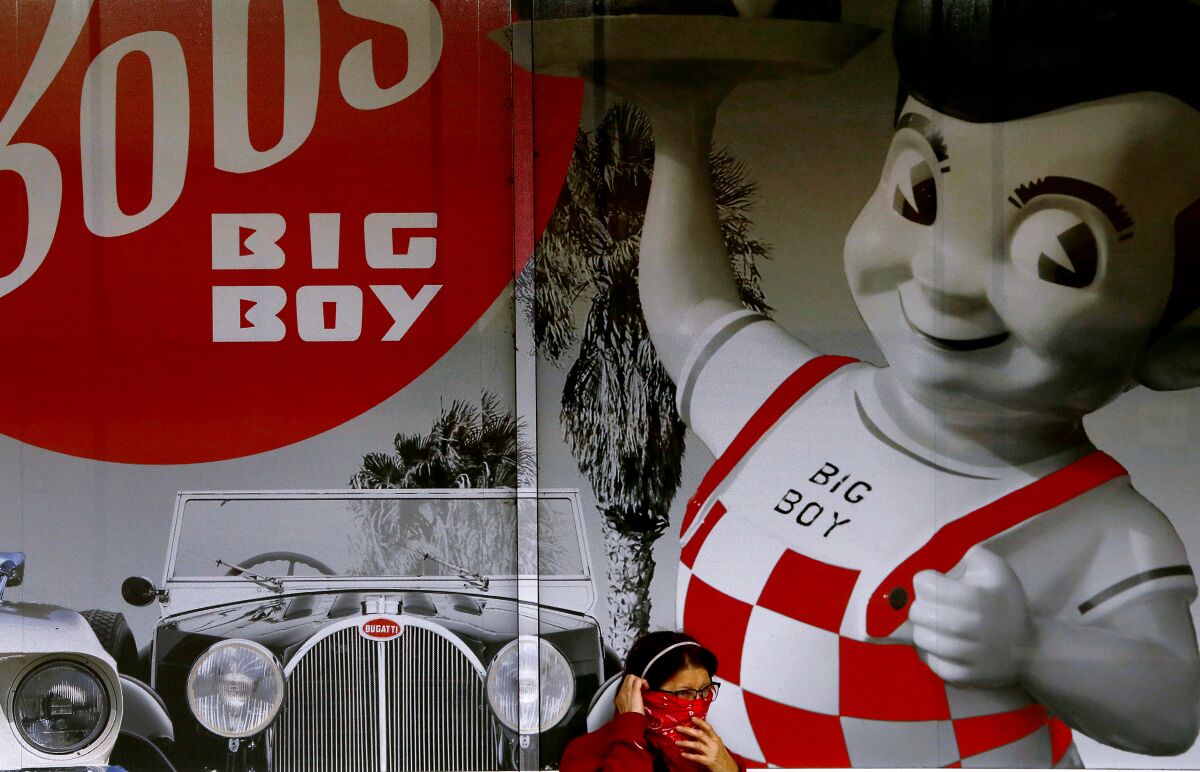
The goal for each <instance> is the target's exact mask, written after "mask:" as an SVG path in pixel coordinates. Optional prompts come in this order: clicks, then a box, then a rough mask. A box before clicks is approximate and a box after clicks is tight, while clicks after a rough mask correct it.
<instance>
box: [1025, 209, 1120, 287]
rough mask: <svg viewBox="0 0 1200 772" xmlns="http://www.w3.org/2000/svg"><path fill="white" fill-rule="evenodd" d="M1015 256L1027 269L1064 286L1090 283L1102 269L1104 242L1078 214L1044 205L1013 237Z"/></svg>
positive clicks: (1033, 274)
mask: <svg viewBox="0 0 1200 772" xmlns="http://www.w3.org/2000/svg"><path fill="white" fill-rule="evenodd" d="M1011 251H1012V259H1013V262H1014V263H1015V264H1016V266H1017V267H1018V268H1020V269H1021V270H1023V271H1025V273H1027V274H1030V275H1032V276H1036V277H1038V278H1039V279H1041V280H1042V281H1048V282H1050V283H1051V284H1057V285H1059V286H1061V287H1073V288H1076V289H1079V288H1082V287H1087V286H1088V285H1090V284H1091V283H1092V282H1094V281H1095V280H1096V274H1097V272H1098V271H1099V269H1100V242H1099V240H1098V239H1097V238H1096V233H1095V231H1093V230H1092V228H1091V226H1089V225H1088V224H1087V223H1086V222H1084V221H1083V220H1082V219H1081V218H1080V217H1079V216H1078V215H1076V214H1074V213H1072V212H1068V211H1066V210H1063V209H1043V210H1041V211H1039V212H1035V213H1033V214H1032V215H1030V216H1029V217H1027V218H1025V219H1024V220H1023V221H1022V222H1021V224H1020V225H1018V226H1017V231H1016V233H1014V234H1013V238H1012V247H1011Z"/></svg>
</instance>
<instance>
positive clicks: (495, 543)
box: [350, 392, 577, 576]
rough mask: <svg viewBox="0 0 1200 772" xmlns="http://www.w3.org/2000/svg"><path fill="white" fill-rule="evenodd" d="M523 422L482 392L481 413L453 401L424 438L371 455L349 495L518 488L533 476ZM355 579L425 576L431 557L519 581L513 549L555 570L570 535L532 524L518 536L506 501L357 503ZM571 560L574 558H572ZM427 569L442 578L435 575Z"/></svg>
mask: <svg viewBox="0 0 1200 772" xmlns="http://www.w3.org/2000/svg"><path fill="white" fill-rule="evenodd" d="M520 430H521V423H520V422H519V421H518V420H517V419H516V418H514V416H513V414H512V413H511V412H507V411H503V410H501V409H500V404H499V400H498V399H497V398H496V397H495V395H493V394H490V393H488V392H484V393H483V395H482V397H481V399H480V403H479V405H478V406H475V405H472V404H471V403H469V402H465V401H462V400H455V401H454V402H453V403H451V405H450V407H449V408H442V410H441V413H440V414H439V415H438V417H437V418H436V419H435V420H434V422H433V425H432V426H431V427H430V430H429V432H428V433H426V434H397V435H396V438H395V440H394V442H393V443H392V445H393V452H391V453H368V454H367V455H366V456H364V457H363V460H362V466H361V467H360V468H359V470H358V471H357V472H355V473H354V476H353V477H352V478H351V481H350V484H351V485H352V486H353V487H355V488H371V489H379V488H516V487H517V485H518V484H521V483H525V482H526V481H527V480H528V479H530V477H531V475H530V472H531V471H532V470H531V456H530V453H529V450H528V448H526V447H525V446H524V443H522V442H521V441H520V440H519V439H518V433H519V431H520ZM359 505H360V506H359V507H358V512H357V522H358V526H359V529H360V532H359V533H358V534H357V542H358V544H357V548H358V550H359V553H360V554H362V555H363V556H364V557H363V565H362V566H361V567H360V569H359V570H360V572H361V573H362V574H363V575H375V576H389V575H390V576H411V575H415V574H419V573H421V572H422V571H423V569H424V568H425V566H424V565H423V562H422V561H423V558H422V555H423V553H425V552H428V553H430V554H433V555H438V556H441V557H444V558H449V559H451V560H452V561H453V562H455V563H457V564H459V565H462V566H464V567H466V568H468V569H469V570H470V571H472V572H477V573H482V574H490V575H497V574H508V573H516V566H517V565H518V564H520V565H525V563H520V561H519V560H518V549H520V551H521V552H520V555H521V556H522V557H524V558H526V559H536V560H538V561H540V565H554V561H555V560H558V559H560V558H562V557H563V555H565V554H566V553H565V552H564V551H565V550H567V549H568V548H569V547H568V541H567V540H566V536H565V535H563V534H561V533H559V532H552V531H551V530H550V529H546V531H545V532H544V533H539V530H540V529H537V527H536V521H530V522H529V525H531V526H533V528H532V529H531V530H530V531H529V532H521V533H519V532H518V527H517V522H518V521H517V517H516V507H515V506H514V501H513V500H512V499H469V498H468V499H462V500H453V499H451V500H444V499H443V500H439V501H437V502H424V503H419V504H417V505H416V508H415V510H414V509H413V508H411V507H407V508H406V507H401V506H399V505H398V504H397V503H396V502H394V501H393V502H386V501H382V500H367V501H363V502H359ZM576 552H577V551H576ZM429 570H433V571H438V570H441V569H439V568H438V567H437V566H431V567H429Z"/></svg>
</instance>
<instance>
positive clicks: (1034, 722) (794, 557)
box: [630, 0, 1200, 767]
mask: <svg viewBox="0 0 1200 772" xmlns="http://www.w3.org/2000/svg"><path fill="white" fill-rule="evenodd" d="M1198 49H1200V7H1197V6H1196V5H1193V4H1192V3H1191V2H1190V0H901V2H900V7H899V10H898V13H897V15H896V29H895V50H896V55H897V59H898V61H899V65H900V73H901V78H902V84H903V88H904V92H905V98H904V100H903V102H902V105H901V106H900V109H899V111H898V114H897V118H896V133H895V138H894V140H893V142H892V146H891V149H890V150H889V151H888V154H887V158H886V160H885V161H884V164H883V172H882V175H881V179H880V183H879V187H878V188H877V189H876V191H875V192H874V194H873V195H872V196H871V198H870V200H869V201H867V203H866V205H865V207H864V208H863V210H862V213H861V214H860V215H859V217H858V220H857V221H856V222H855V224H854V226H853V228H852V229H851V231H850V233H849V235H848V236H847V238H846V245H845V267H846V275H847V278H848V280H849V282H850V287H851V290H852V293H853V295H854V298H855V301H856V302H857V304H858V308H859V311H860V312H861V314H862V317H863V319H864V320H865V322H866V324H867V326H868V327H869V328H870V331H871V333H872V334H873V335H874V337H875V339H876V341H877V342H878V344H879V346H880V348H881V349H882V351H883V353H884V354H885V355H886V357H887V361H888V366H887V367H882V368H880V367H874V366H871V365H867V364H862V363H856V362H853V361H850V360H847V359H844V358H840V357H829V356H822V355H821V354H820V353H819V352H817V351H815V350H813V349H812V348H810V347H809V346H807V345H805V343H804V342H803V341H801V340H797V339H796V338H794V337H793V336H792V335H791V334H789V333H788V332H787V331H785V330H783V329H781V328H780V327H779V326H777V325H776V324H775V323H773V322H771V321H768V320H766V319H764V318H762V317H760V316H757V315H754V314H751V313H749V312H746V311H744V310H742V307H741V304H740V303H739V299H738V294H737V291H736V285H735V283H734V279H733V276H732V275H731V272H730V268H729V265H728V260H727V256H726V252H725V247H724V245H723V242H722V240H721V235H720V230H719V228H718V221H717V217H716V214H715V208H714V204H713V199H712V194H711V192H710V191H711V186H710V181H709V178H708V168H707V161H706V159H707V154H708V150H709V144H710V141H711V127H712V123H713V117H714V113H715V109H716V104H717V103H718V102H719V101H720V94H719V93H716V92H720V91H721V88H720V87H719V86H711V87H709V86H695V85H680V83H682V82H683V81H677V82H675V83H674V85H673V84H672V82H671V81H670V78H668V77H662V78H660V79H659V80H658V82H656V83H654V84H638V85H637V86H634V87H632V88H631V89H630V91H631V93H632V95H633V96H634V98H635V99H637V100H638V101H640V102H642V103H643V104H644V105H645V106H646V107H647V108H648V109H649V110H650V112H651V115H652V118H653V120H654V122H655V131H656V138H657V139H656V142H657V161H656V166H655V171H654V183H653V190H652V193H651V198H650V207H649V211H648V213H647V217H646V226H645V231H644V235H643V241H642V262H641V293H642V301H643V306H644V308H645V310H646V314H647V321H648V322H649V324H650V331H651V334H652V336H653V340H654V343H655V346H656V348H657V350H658V352H659V355H660V357H661V358H662V359H663V361H664V362H665V363H666V366H667V369H668V370H669V371H670V373H671V375H672V377H674V379H675V381H676V383H677V384H678V389H679V392H678V400H679V407H680V411H681V413H682V414H683V415H684V416H685V418H686V420H687V421H688V423H689V425H690V426H691V427H692V428H693V429H694V430H695V432H696V434H697V435H699V437H700V438H701V439H702V440H703V441H704V442H705V443H706V444H707V445H708V447H709V448H710V449H711V450H712V452H713V454H714V455H715V456H716V457H717V459H718V460H717V462H716V464H715V465H714V466H713V468H712V470H711V471H710V472H709V474H708V476H707V477H706V478H705V479H704V482H703V485H702V486H701V488H700V490H699V491H698V492H697V494H696V496H695V497H694V499H693V500H692V501H691V503H690V506H689V507H688V509H687V513H686V517H685V521H684V523H683V530H682V556H681V566H680V575H679V609H680V612H679V613H680V615H681V622H682V625H683V627H684V628H685V629H686V630H687V631H688V632H689V633H691V634H693V635H694V636H696V637H697V638H698V639H699V640H701V641H703V642H704V644H705V645H706V646H709V647H710V648H712V649H713V650H714V651H715V652H716V653H717V655H718V657H719V659H720V671H719V675H720V676H721V678H722V679H723V680H724V682H725V686H724V687H723V689H722V691H721V698H720V700H718V701H717V702H716V703H715V704H714V705H713V710H712V721H713V723H714V725H715V726H717V727H718V729H719V731H720V732H721V735H722V737H724V738H725V739H726V741H727V742H728V744H729V746H730V748H731V749H732V750H733V751H734V752H736V753H738V754H741V755H743V756H745V757H746V758H748V759H753V760H758V761H761V762H766V763H770V764H775V765H782V766H814V765H815V766H837V765H857V766H910V765H911V766H927V767H936V766H945V765H951V764H955V765H957V764H961V765H962V766H966V767H970V766H1015V767H1025V766H1030V767H1047V766H1054V765H1061V766H1069V765H1077V764H1078V763H1079V758H1078V755H1077V753H1076V752H1075V751H1074V748H1073V746H1072V743H1071V729H1075V730H1078V731H1081V732H1083V733H1085V734H1087V735H1090V736H1092V737H1094V738H1096V739H1098V740H1100V741H1102V742H1105V743H1108V744H1110V745H1114V746H1117V747H1120V748H1126V749H1130V750H1134V751H1139V752H1143V753H1154V754H1174V753H1179V752H1182V751H1183V750H1185V749H1187V748H1188V747H1189V746H1190V745H1191V744H1192V743H1193V741H1194V739H1195V737H1196V733H1197V721H1198V717H1197V708H1198V702H1200V666H1198V656H1197V648H1196V636H1195V632H1194V630H1193V627H1192V622H1191V616H1190V614H1189V610H1188V607H1189V604H1190V603H1191V601H1192V600H1193V599H1194V598H1195V597H1196V583H1195V580H1194V577H1193V574H1192V569H1191V568H1190V567H1189V564H1188V559H1187V556H1186V554H1185V553H1184V548H1183V546H1182V544H1181V543H1180V540H1179V538H1178V537H1177V535H1176V533H1175V531H1174V529H1173V528H1172V526H1171V524H1170V523H1169V522H1168V520H1167V519H1166V517H1164V515H1163V514H1162V513H1161V512H1159V510H1158V509H1156V508H1155V507H1154V505H1153V504H1151V503H1150V502H1149V501H1147V500H1146V499H1144V498H1142V496H1140V495H1139V494H1138V493H1137V491H1136V490H1135V489H1134V487H1133V486H1132V485H1131V482H1130V480H1129V478H1128V476H1127V475H1126V473H1125V471H1124V470H1123V469H1122V468H1121V467H1120V466H1119V465H1118V464H1117V463H1116V462H1115V461H1113V459H1112V458H1110V457H1109V456H1107V455H1105V454H1104V453H1103V452H1102V451H1100V450H1098V449H1097V448H1096V447H1094V446H1093V445H1092V444H1091V443H1090V442H1089V440H1088V438H1087V436H1086V434H1085V433H1084V430H1083V428H1082V423H1081V422H1082V419H1083V417H1084V416H1085V415H1087V414H1088V413H1090V412H1092V411H1094V410H1096V409H1097V408H1099V407H1101V406H1103V405H1104V404H1106V403H1108V402H1109V401H1111V400H1113V399H1115V398H1117V397H1118V396H1119V395H1120V394H1121V393H1122V392H1124V391H1125V390H1127V389H1129V388H1131V387H1134V386H1138V385H1144V386H1148V387H1150V388H1153V389H1182V388H1189V387H1192V386H1195V385H1200V311H1198V310H1197V307H1198V306H1200V282H1198V281H1197V276H1200V273H1198V271H1200V86H1198V84H1200V77H1197V73H1200V57H1198V56H1197V54H1196V52H1197V50H1198ZM815 109H819V107H817V108H815ZM797 251H799V250H797ZM794 292H795V294H796V295H797V296H798V297H799V298H801V300H800V302H803V300H802V299H803V296H804V292H805V288H804V287H802V286H798V287H795V288H794ZM1182 514H1188V513H1182Z"/></svg>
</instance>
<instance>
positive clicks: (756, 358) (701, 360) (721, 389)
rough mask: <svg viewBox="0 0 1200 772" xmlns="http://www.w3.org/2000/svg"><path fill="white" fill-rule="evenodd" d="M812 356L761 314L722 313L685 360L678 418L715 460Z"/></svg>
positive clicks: (816, 353)
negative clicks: (698, 438) (706, 447)
mask: <svg viewBox="0 0 1200 772" xmlns="http://www.w3.org/2000/svg"><path fill="white" fill-rule="evenodd" d="M816 356H818V352H816V351H814V350H812V349H811V348H809V347H808V346H806V345H804V344H803V343H801V342H800V341H799V340H797V339H796V338H794V337H792V336H791V335H790V334H788V332H787V331H786V330H784V329H783V328H782V327H780V326H779V325H778V324H776V323H775V322H773V321H771V320H770V319H767V318H766V317H765V316H763V315H761V314H758V313H755V312H753V311H734V312H732V313H730V314H727V315H725V316H723V317H721V318H720V319H718V320H716V321H715V322H713V323H712V324H710V325H709V326H708V328H706V329H705V330H704V332H703V333H701V335H700V336H699V338H698V339H697V340H696V341H695V343H693V345H692V348H691V350H690V351H689V353H688V356H687V359H685V360H684V365H683V370H682V371H681V373H680V378H679V383H678V386H677V389H678V391H677V393H676V400H677V405H678V408H679V415H680V416H681V417H682V418H683V420H684V422H685V423H686V424H687V425H688V426H689V427H690V428H691V429H692V431H694V432H695V433H696V435H697V436H699V437H700V439H701V440H702V441H703V442H704V444H705V445H707V446H708V449H709V451H711V452H712V454H713V455H714V456H720V455H721V453H723V452H724V451H725V448H726V447H728V445H729V443H730V442H731V441H732V440H733V438H734V437H735V436H736V435H737V433H738V432H739V431H740V430H741V428H742V427H743V426H745V425H746V423H747V422H748V421H749V420H750V417H751V416H753V415H754V412H755V411H756V410H758V408H759V407H760V406H761V405H762V404H763V402H765V401H766V400H767V397H769V396H771V393H772V392H774V391H775V389H776V388H778V387H779V385H780V384H781V383H783V381H784V380H785V379H786V378H787V377H788V376H789V375H791V374H792V373H793V372H795V371H796V368H798V367H799V366H800V365H802V364H804V363H805V362H807V361H809V360H811V359H813V358H815V357H816Z"/></svg>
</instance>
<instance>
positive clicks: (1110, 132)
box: [845, 93, 1200, 418]
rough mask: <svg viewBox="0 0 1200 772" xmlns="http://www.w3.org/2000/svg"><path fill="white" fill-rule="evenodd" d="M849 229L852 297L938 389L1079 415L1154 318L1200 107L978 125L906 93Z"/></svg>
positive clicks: (918, 387) (1003, 405)
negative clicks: (871, 187) (871, 188)
mask: <svg viewBox="0 0 1200 772" xmlns="http://www.w3.org/2000/svg"><path fill="white" fill-rule="evenodd" d="M897 125H898V129H897V131H896V135H895V138H894V139H893V141H892V146H891V149H890V150H889V151H888V156H887V161H886V162H885V164H884V167H883V174H882V178H881V180H880V183H879V187H878V188H877V189H876V190H875V193H874V194H873V195H872V197H871V199H870V200H869V201H868V202H867V204H866V206H865V207H864V208H863V210H862V213H861V214H860V215H859V216H858V219H857V220H856V221H855V223H854V226H853V227H852V228H851V231H850V234H849V235H848V236H847V239H846V250H845V258H846V273H847V277H848V278H849V281H850V288H851V291H852V292H853V294H854V297H855V301H856V303H857V304H858V308H859V311H860V312H861V314H862V316H863V319H864V320H865V321H866V323H867V326H868V327H869V328H870V330H871V333H872V334H873V335H874V336H875V339H876V341H877V342H878V343H879V345H880V347H881V349H882V350H883V353H884V355H885V356H886V357H887V359H888V362H889V364H890V365H891V367H892V372H893V373H894V374H895V375H896V377H897V378H898V379H899V380H900V382H901V384H902V385H903V386H904V387H905V388H906V390H908V391H909V392H910V393H911V394H912V395H913V396H915V397H917V398H918V399H921V400H923V401H926V402H928V403H933V404H939V405H944V406H946V407H955V408H959V409H964V408H965V409H971V410H981V411H985V412H988V413H992V414H996V413H1001V414H1008V415H1014V414H1015V415H1028V416H1030V417H1031V418H1032V417H1034V416H1042V417H1050V418H1065V417H1067V416H1069V415H1079V416H1082V415H1084V414H1086V413H1088V412H1090V411H1092V410H1095V409H1096V408H1098V407H1100V406H1101V405H1103V404H1104V403H1106V402H1107V401H1109V400H1111V399H1112V398H1114V397H1115V396H1117V395H1118V394H1120V393H1121V391H1122V390H1123V389H1124V388H1126V386H1128V384H1129V383H1130V382H1131V379H1132V373H1133V370H1134V368H1135V366H1136V365H1137V363H1138V360H1139V358H1140V357H1141V355H1142V352H1144V351H1145V348H1146V344H1147V341H1148V339H1149V336H1150V333H1151V331H1152V330H1153V329H1154V327H1155V326H1156V324H1157V323H1158V321H1159V319H1160V318H1161V316H1162V312H1163V309H1164V308H1165V306H1166V303H1167V298H1168V295H1169V293H1170V289H1171V282H1172V274H1173V270H1174V267H1173V255H1174V251H1175V247H1174V222H1175V218H1176V216H1177V215H1178V213H1179V212H1180V211H1182V210H1183V209H1184V208H1185V207H1186V206H1187V205H1188V204H1190V203H1191V202H1193V201H1195V200H1196V198H1198V197H1200V151H1197V149H1196V146H1197V145H1200V114H1197V113H1196V111H1195V110H1192V109H1191V108H1189V107H1187V106H1186V105H1184V104H1183V103H1181V102H1179V101H1177V100H1175V99H1173V98H1171V97H1168V96H1165V95H1161V94H1154V93H1142V94H1133V95H1126V96H1120V97H1112V98H1109V99H1104V100H1099V101H1096V102H1089V103H1086V104H1081V105H1076V106H1073V107H1070V108H1066V109H1063V110H1057V111H1055V112H1051V113H1045V114H1042V115H1037V116H1033V117H1030V118H1024V119H1021V120H1015V121H1009V122H1006V123H994V124H985V123H968V122H966V121H961V120H957V119H955V118H951V117H948V116H945V115H942V114H940V113H938V112H937V111H935V110H932V109H930V108H929V107H926V106H925V105H923V104H920V103H918V102H916V101H915V100H912V99H910V100H908V103H907V104H906V105H905V107H904V109H903V111H902V117H901V119H900V121H899V122H898V124H897Z"/></svg>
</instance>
